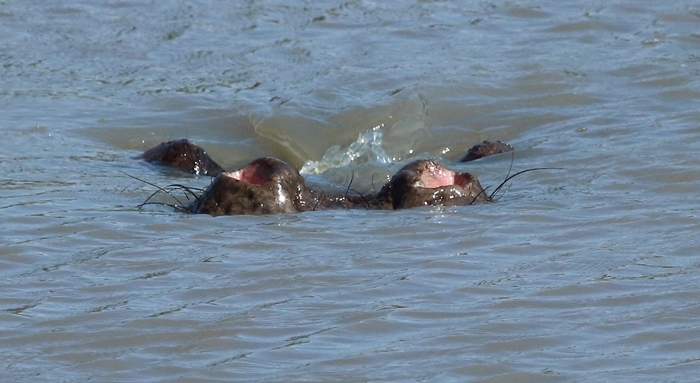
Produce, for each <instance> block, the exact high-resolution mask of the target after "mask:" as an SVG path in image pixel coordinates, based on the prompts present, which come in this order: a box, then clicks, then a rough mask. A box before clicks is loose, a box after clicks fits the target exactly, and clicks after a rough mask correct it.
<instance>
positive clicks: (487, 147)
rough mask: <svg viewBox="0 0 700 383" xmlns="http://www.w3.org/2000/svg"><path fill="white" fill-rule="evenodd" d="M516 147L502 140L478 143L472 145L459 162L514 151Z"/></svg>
mask: <svg viewBox="0 0 700 383" xmlns="http://www.w3.org/2000/svg"><path fill="white" fill-rule="evenodd" d="M513 150H514V148H513V146H512V145H510V144H507V143H505V142H502V141H496V142H491V141H484V142H482V143H480V144H476V145H474V146H472V148H471V149H469V151H468V152H467V154H465V155H464V157H462V159H460V160H459V162H469V161H474V160H478V159H479V158H483V157H487V156H491V155H494V154H499V153H506V152H511V151H513Z"/></svg>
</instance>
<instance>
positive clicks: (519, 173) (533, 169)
mask: <svg viewBox="0 0 700 383" xmlns="http://www.w3.org/2000/svg"><path fill="white" fill-rule="evenodd" d="M535 170H564V168H530V169H525V170H521V171H519V172H517V173H515V174H512V175H509V176H506V179H505V180H503V182H501V183H500V184H498V186H497V187H496V189H494V191H493V192H492V193H491V194H490V195H489V197H488V200H489V201H493V196H494V195H496V193H498V191H499V190H501V188H503V186H504V185H505V184H506V183H507V182H508V181H510V180H511V179H513V178H514V177H516V176H519V175H521V174H523V173H527V172H532V171H535ZM489 187H490V186H489ZM486 189H488V188H486ZM486 189H484V192H485V191H486ZM472 203H473V202H472Z"/></svg>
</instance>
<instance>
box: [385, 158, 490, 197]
mask: <svg viewBox="0 0 700 383" xmlns="http://www.w3.org/2000/svg"><path fill="white" fill-rule="evenodd" d="M486 199H487V196H486V194H485V193H484V190H483V188H482V187H481V184H480V183H479V180H478V179H477V178H476V177H475V176H473V175H471V174H469V173H455V172H453V171H450V170H448V169H446V168H445V167H443V166H442V165H440V164H438V163H437V162H435V161H433V160H417V161H413V162H411V163H409V164H407V165H406V166H404V167H403V168H401V170H399V172H398V173H396V174H395V175H394V176H393V177H392V179H391V181H389V182H388V183H387V184H386V185H384V187H383V188H382V190H381V191H380V192H379V195H378V200H379V201H380V202H379V206H380V208H388V209H392V208H393V209H405V208H411V207H418V206H459V205H470V204H472V203H475V202H484V201H486Z"/></svg>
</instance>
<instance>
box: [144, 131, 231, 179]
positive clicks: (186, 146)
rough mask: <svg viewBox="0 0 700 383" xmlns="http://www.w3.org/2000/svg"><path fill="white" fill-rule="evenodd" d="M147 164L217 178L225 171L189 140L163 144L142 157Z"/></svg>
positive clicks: (149, 150)
mask: <svg viewBox="0 0 700 383" xmlns="http://www.w3.org/2000/svg"><path fill="white" fill-rule="evenodd" d="M141 158H143V160H144V161H146V162H153V163H156V164H159V165H163V166H169V167H172V168H175V169H179V170H182V171H185V172H188V173H194V174H202V175H208V176H212V177H214V176H216V175H218V174H219V173H221V172H223V171H224V169H222V168H221V166H219V164H217V163H216V162H214V160H212V159H211V157H209V155H208V154H207V152H205V151H204V149H202V148H200V147H199V146H197V145H196V144H195V143H194V142H192V141H189V140H187V139H184V138H183V139H181V140H177V141H168V142H163V143H161V144H160V145H158V146H156V147H154V148H151V149H148V150H147V151H146V152H144V153H143V154H142V155H141Z"/></svg>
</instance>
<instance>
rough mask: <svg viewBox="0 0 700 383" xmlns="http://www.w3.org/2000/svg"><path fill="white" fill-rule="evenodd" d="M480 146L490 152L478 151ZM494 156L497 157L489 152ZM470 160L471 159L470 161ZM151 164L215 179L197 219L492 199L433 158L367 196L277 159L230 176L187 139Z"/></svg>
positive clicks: (152, 153) (495, 148)
mask: <svg viewBox="0 0 700 383" xmlns="http://www.w3.org/2000/svg"><path fill="white" fill-rule="evenodd" d="M477 146H480V147H482V148H486V149H475V148H476V147H477ZM477 146H475V147H474V148H472V150H470V152H472V151H480V154H481V155H482V156H486V155H490V154H495V153H501V152H502V151H504V150H505V149H508V148H509V150H513V147H512V146H510V145H508V144H505V143H502V142H500V141H499V142H497V143H495V144H493V143H490V142H488V141H484V142H483V143H482V144H479V145H477ZM489 151H491V152H492V153H489ZM465 157H466V156H465ZM141 158H142V159H143V160H144V161H146V162H152V163H156V164H159V165H163V166H170V167H173V168H176V169H179V170H182V171H186V172H189V173H194V174H202V175H210V176H212V177H214V179H213V181H212V183H211V184H210V185H209V187H208V188H207V189H206V190H204V191H203V192H202V193H201V194H200V195H199V196H197V197H196V199H195V200H194V201H193V202H191V203H190V204H189V205H188V206H185V207H183V208H182V210H184V211H186V212H188V213H193V214H210V215H212V216H219V215H235V214H282V213H298V212H305V211H310V210H324V209H356V208H359V209H376V210H396V209H406V208H413V207H419V206H459V205H471V204H475V203H484V202H488V201H490V200H491V198H490V196H489V195H488V194H486V192H485V190H484V189H483V187H482V186H481V184H480V183H479V180H478V178H477V177H476V176H474V175H472V174H470V173H466V172H454V171H451V170H449V169H447V168H446V167H444V166H442V165H441V164H439V163H438V162H437V161H435V160H433V159H418V160H414V161H412V162H410V163H408V164H406V165H404V166H403V167H402V168H401V169H400V170H399V171H398V172H397V173H396V174H395V175H394V176H393V177H392V178H391V179H390V180H389V181H388V182H387V183H386V184H385V185H383V186H382V188H381V189H380V190H379V191H378V192H376V191H373V192H367V193H364V194H348V193H345V194H342V195H341V194H332V193H325V192H320V191H316V190H311V189H310V188H309V187H307V185H306V183H305V181H304V178H303V177H302V176H301V175H300V174H299V172H298V171H297V170H296V169H295V168H294V167H292V166H291V165H290V164H288V163H286V162H284V161H282V160H279V159H277V158H273V157H263V158H258V159H256V160H254V161H253V162H251V163H250V164H248V165H246V166H245V167H243V168H241V169H239V170H236V171H233V172H226V171H224V170H223V168H221V166H219V165H218V164H217V163H216V162H215V161H214V160H212V159H211V158H210V157H209V155H208V154H207V152H206V151H204V150H203V149H202V148H200V147H199V146H197V145H196V144H194V143H193V142H191V141H189V140H186V139H181V140H176V141H170V142H164V143H161V144H160V145H158V146H156V147H154V148H152V149H149V150H147V151H146V152H144V153H143V154H142V155H141Z"/></svg>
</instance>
